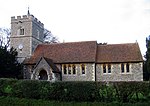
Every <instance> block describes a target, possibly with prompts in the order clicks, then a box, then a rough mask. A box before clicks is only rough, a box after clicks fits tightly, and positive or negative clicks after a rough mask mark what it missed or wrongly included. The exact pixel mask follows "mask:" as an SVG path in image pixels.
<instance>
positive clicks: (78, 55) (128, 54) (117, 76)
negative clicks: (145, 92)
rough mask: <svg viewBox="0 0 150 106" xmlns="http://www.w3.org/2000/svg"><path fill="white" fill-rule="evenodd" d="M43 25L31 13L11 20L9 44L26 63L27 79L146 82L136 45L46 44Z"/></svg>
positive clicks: (85, 42) (21, 60) (86, 42)
mask: <svg viewBox="0 0 150 106" xmlns="http://www.w3.org/2000/svg"><path fill="white" fill-rule="evenodd" d="M43 33H44V24H43V23H42V22H40V21H39V20H38V19H37V18H36V17H34V16H33V15H31V14H28V15H23V16H17V17H15V16H13V17H11V37H10V45H11V47H14V48H15V49H16V50H17V51H18V61H19V62H20V63H23V65H24V68H23V73H24V79H32V80H47V81H50V82H55V81H143V58H142V55H141V51H140V48H139V45H138V43H137V42H135V43H125V44H99V43H97V41H80V42H65V43H54V44H47V43H44V34H43Z"/></svg>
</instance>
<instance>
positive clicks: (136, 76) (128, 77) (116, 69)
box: [96, 62, 143, 81]
mask: <svg viewBox="0 0 150 106" xmlns="http://www.w3.org/2000/svg"><path fill="white" fill-rule="evenodd" d="M96 80H97V81H143V63H142V62H140V63H130V72H129V73H121V64H111V73H103V67H102V64H97V65H96Z"/></svg>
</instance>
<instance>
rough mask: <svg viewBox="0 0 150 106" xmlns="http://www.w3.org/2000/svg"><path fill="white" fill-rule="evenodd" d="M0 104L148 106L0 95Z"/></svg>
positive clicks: (146, 104)
mask: <svg viewBox="0 0 150 106" xmlns="http://www.w3.org/2000/svg"><path fill="white" fill-rule="evenodd" d="M0 106H149V103H135V104H132V103H123V104H122V103H101V102H59V101H46V100H35V99H24V98H14V97H4V96H2V97H0Z"/></svg>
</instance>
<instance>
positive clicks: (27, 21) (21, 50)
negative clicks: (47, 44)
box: [10, 11, 44, 62]
mask: <svg viewBox="0 0 150 106" xmlns="http://www.w3.org/2000/svg"><path fill="white" fill-rule="evenodd" d="M43 41H44V24H43V23H41V22H40V21H39V20H38V19H37V18H35V17H34V16H33V15H30V13H29V11H28V15H23V16H22V17H21V16H17V17H15V16H13V17H11V37H10V46H11V47H13V48H15V49H16V50H17V51H18V61H19V62H23V60H24V59H25V58H28V57H30V56H31V55H32V53H33V52H34V50H35V48H36V47H37V45H38V44H41V43H43Z"/></svg>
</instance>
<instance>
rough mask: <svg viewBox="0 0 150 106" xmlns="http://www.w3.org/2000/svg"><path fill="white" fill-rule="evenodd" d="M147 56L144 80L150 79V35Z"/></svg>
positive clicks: (147, 43) (147, 42) (147, 40)
mask: <svg viewBox="0 0 150 106" xmlns="http://www.w3.org/2000/svg"><path fill="white" fill-rule="evenodd" d="M146 48H147V51H146V55H145V59H146V60H145V62H144V79H145V80H149V79H150V35H149V36H148V37H147V38H146Z"/></svg>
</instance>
